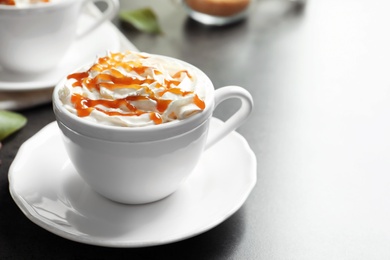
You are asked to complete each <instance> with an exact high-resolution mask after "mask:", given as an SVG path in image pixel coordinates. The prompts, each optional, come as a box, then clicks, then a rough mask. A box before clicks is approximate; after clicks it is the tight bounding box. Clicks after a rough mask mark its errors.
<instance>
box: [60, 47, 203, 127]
mask: <svg viewBox="0 0 390 260" xmlns="http://www.w3.org/2000/svg"><path fill="white" fill-rule="evenodd" d="M199 85H200V84H197V79H196V75H195V73H194V72H193V71H192V68H191V67H188V66H186V65H184V64H183V63H180V62H177V61H175V60H173V59H168V58H164V57H161V56H156V55H151V54H147V53H136V52H130V51H127V52H123V53H108V54H107V56H104V57H98V58H97V59H96V61H95V63H94V64H93V65H92V66H90V67H88V68H87V69H86V70H83V71H79V72H77V73H74V74H70V75H68V77H67V80H66V82H65V84H64V86H63V87H62V88H61V89H60V90H59V93H58V94H59V98H60V100H61V102H62V103H63V105H64V106H65V107H66V109H67V110H69V111H70V112H71V113H74V114H75V115H78V116H79V117H82V118H84V119H85V120H90V121H93V122H98V123H101V124H104V125H115V126H128V127H137V126H146V125H154V124H161V123H165V122H171V121H175V120H183V119H186V118H188V117H191V116H193V115H195V114H197V113H199V112H201V111H202V110H203V109H204V108H205V103H204V101H203V100H204V98H205V90H204V89H203V87H202V86H199Z"/></svg>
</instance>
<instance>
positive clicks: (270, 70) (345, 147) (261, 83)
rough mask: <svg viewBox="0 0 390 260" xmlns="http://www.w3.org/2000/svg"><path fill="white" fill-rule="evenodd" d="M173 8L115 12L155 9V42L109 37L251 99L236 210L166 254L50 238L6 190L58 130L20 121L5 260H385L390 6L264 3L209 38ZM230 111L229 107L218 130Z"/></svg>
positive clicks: (35, 115) (164, 2)
mask: <svg viewBox="0 0 390 260" xmlns="http://www.w3.org/2000/svg"><path fill="white" fill-rule="evenodd" d="M178 2H179V1H168V0H161V1H155V0H154V1H153V0H148V1H129V0H122V1H121V8H122V9H123V10H126V9H137V8H141V7H152V8H153V9H154V11H155V12H156V14H157V16H158V19H159V23H160V25H161V27H162V29H163V31H164V34H162V35H150V34H145V33H140V32H137V31H135V30H133V29H131V28H129V27H128V26H126V25H123V24H121V23H120V22H119V21H118V19H115V20H114V24H115V25H117V26H118V28H119V29H120V30H121V31H122V32H123V33H124V35H126V37H127V38H128V39H129V40H130V41H131V42H132V43H133V44H134V45H135V46H136V47H138V48H139V49H140V50H142V51H145V52H150V53H157V54H163V55H168V56H172V57H175V58H179V59H182V60H185V61H188V62H190V63H192V64H194V65H195V66H198V67H199V68H200V69H202V70H203V71H204V72H206V74H208V75H209V77H210V78H211V80H212V81H213V82H214V85H215V87H217V88H218V87H221V86H224V85H231V84H234V85H240V86H243V87H245V88H246V89H247V90H249V91H250V92H251V94H252V95H253V98H254V102H255V110H254V112H253V114H252V115H251V117H250V119H249V120H248V122H247V123H245V124H244V125H243V126H242V127H240V128H239V129H238V130H237V132H239V133H240V134H241V135H242V136H244V137H245V138H246V140H247V141H248V143H249V144H250V146H251V149H252V150H253V151H254V153H255V154H256V157H257V177H258V182H257V184H256V186H255V188H254V190H253V191H252V193H251V194H250V196H249V198H248V199H247V201H246V202H245V204H244V205H243V206H242V207H241V208H240V209H239V210H238V211H237V212H236V213H235V214H233V215H232V216H231V217H230V218H228V219H227V220H226V221H224V222H223V223H221V224H220V225H218V226H216V227H215V228H213V229H211V230H209V231H207V232H205V233H203V234H200V235H198V236H195V237H193V238H190V239H187V240H184V241H180V242H175V243H172V244H167V245H161V246H154V247H146V248H128V249H115V248H105V247H98V246H91V245H86V244H81V243H77V242H73V241H69V240H66V239H64V238H62V237H59V236H56V235H54V234H52V233H50V232H48V231H46V230H44V229H42V228H40V227H39V226H37V225H35V224H34V223H32V222H31V221H30V220H29V219H28V218H26V217H25V215H24V214H23V213H22V212H21V211H20V209H19V208H18V207H17V206H16V204H15V203H14V201H13V200H12V198H11V196H10V193H9V190H8V176H7V174H8V170H9V166H10V164H11V162H12V161H13V159H14V157H15V155H16V153H17V152H18V148H19V147H20V145H21V144H22V143H23V142H24V141H26V140H27V139H29V138H30V137H31V136H33V135H34V134H35V133H36V132H37V131H39V130H40V129H41V128H42V127H44V126H45V125H46V124H48V123H50V122H52V121H54V115H53V112H52V108H51V105H50V104H45V105H41V106H38V107H34V108H30V109H25V110H22V111H20V112H21V113H22V114H23V115H25V116H26V117H27V118H28V124H27V125H26V126H25V127H24V128H23V129H22V130H20V131H19V132H17V133H15V134H14V135H12V136H10V137H9V138H7V139H6V140H5V141H4V142H3V148H2V149H1V150H0V158H1V161H2V164H1V166H0V259H30V258H31V259H106V258H107V259H108V258H110V259H111V258H113V259H115V258H118V259H121V258H127V259H390V247H389V245H390V221H389V219H390V189H389V187H390V159H389V158H390V134H389V133H390V123H389V115H390V102H389V101H390V76H389V75H390V74H389V72H388V71H389V68H390V66H389V65H390V64H389V63H390V47H389V46H390V44H389V43H390V36H389V33H388V28H389V25H390V15H389V11H388V10H389V7H390V4H388V3H387V2H386V1H379V0H377V1H365V0H357V1H350V0H337V1H336V0H328V1H321V0H308V1H307V4H306V6H305V7H304V8H299V7H297V6H296V5H294V4H292V3H291V2H288V1H283V0H260V1H258V2H257V4H256V6H255V8H254V10H253V12H251V14H250V16H249V17H248V19H246V20H245V21H243V22H240V23H237V24H234V25H231V26H226V27H217V28H214V27H207V26H203V25H201V24H198V23H197V22H195V21H193V20H191V19H189V18H188V17H187V15H186V13H185V11H184V10H183V8H182V7H181V6H180V4H178ZM237 106H238V104H237V103H235V102H234V101H232V102H226V103H224V104H223V105H222V106H221V107H220V108H218V109H217V111H216V112H215V116H216V117H219V118H222V119H225V118H227V117H228V116H229V115H230V114H231V113H232V111H234V109H235V108H236V107H237ZM47 159H48V160H50V158H47Z"/></svg>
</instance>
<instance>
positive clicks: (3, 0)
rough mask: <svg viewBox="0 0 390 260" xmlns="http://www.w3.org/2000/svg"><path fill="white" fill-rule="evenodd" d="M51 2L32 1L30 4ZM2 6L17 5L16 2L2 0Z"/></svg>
mask: <svg viewBox="0 0 390 260" xmlns="http://www.w3.org/2000/svg"><path fill="white" fill-rule="evenodd" d="M49 2H50V0H30V1H28V3H29V4H36V3H49ZM0 4H2V5H16V2H15V0H0Z"/></svg>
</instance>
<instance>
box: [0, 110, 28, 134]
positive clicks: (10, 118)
mask: <svg viewBox="0 0 390 260" xmlns="http://www.w3.org/2000/svg"><path fill="white" fill-rule="evenodd" d="M26 123H27V119H26V118H25V117H24V116H22V115H21V114H18V113H15V112H10V111H5V110H0V141H1V140H3V139H5V138H6V137H7V136H9V135H11V134H12V133H14V132H16V131H17V130H19V129H20V128H22V127H23V126H24V125H25V124H26Z"/></svg>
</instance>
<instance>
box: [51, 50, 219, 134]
mask: <svg viewBox="0 0 390 260" xmlns="http://www.w3.org/2000/svg"><path fill="white" fill-rule="evenodd" d="M150 55H153V56H156V57H161V58H164V59H170V60H173V61H175V62H178V63H181V64H182V65H184V66H185V67H189V68H190V69H191V70H192V71H193V72H195V74H196V77H197V81H198V82H197V84H199V83H201V82H204V84H205V85H206V88H205V100H204V101H205V105H206V107H205V109H204V110H203V111H202V112H200V113H198V114H196V115H194V116H191V117H190V118H186V119H185V120H176V121H173V122H167V123H163V124H159V125H149V126H140V127H122V126H110V125H102V124H99V123H95V122H91V121H88V120H84V119H82V118H80V117H78V116H77V115H75V114H73V113H71V112H70V111H68V110H67V109H66V108H65V107H64V106H63V105H62V102H61V101H60V99H59V96H58V90H59V89H60V88H61V87H62V86H63V85H64V83H65V81H66V77H64V78H63V79H62V80H61V81H60V82H59V83H58V84H57V85H56V86H55V87H54V91H53V110H54V114H55V116H56V119H57V121H59V122H61V123H62V124H63V125H64V126H66V127H67V128H69V129H71V130H72V131H73V132H75V133H78V134H81V135H84V136H88V137H91V138H96V139H101V140H105V141H112V142H151V141H157V140H164V139H169V138H172V137H175V136H179V135H182V134H184V133H187V132H189V131H191V130H193V129H195V128H197V127H198V126H200V125H202V124H203V123H204V122H205V121H206V120H208V119H209V118H210V117H211V115H212V113H213V110H214V106H215V100H214V86H213V84H212V82H211V80H210V79H209V77H208V76H207V75H206V74H205V73H204V72H203V71H201V70H200V69H198V68H197V67H195V66H193V65H191V64H189V63H187V62H184V61H181V60H178V59H175V58H171V57H167V56H163V55H156V54H150ZM86 67H90V65H89V66H88V65H87V66H82V67H81V68H79V69H77V70H75V71H76V72H77V71H82V70H83V68H86Z"/></svg>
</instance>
